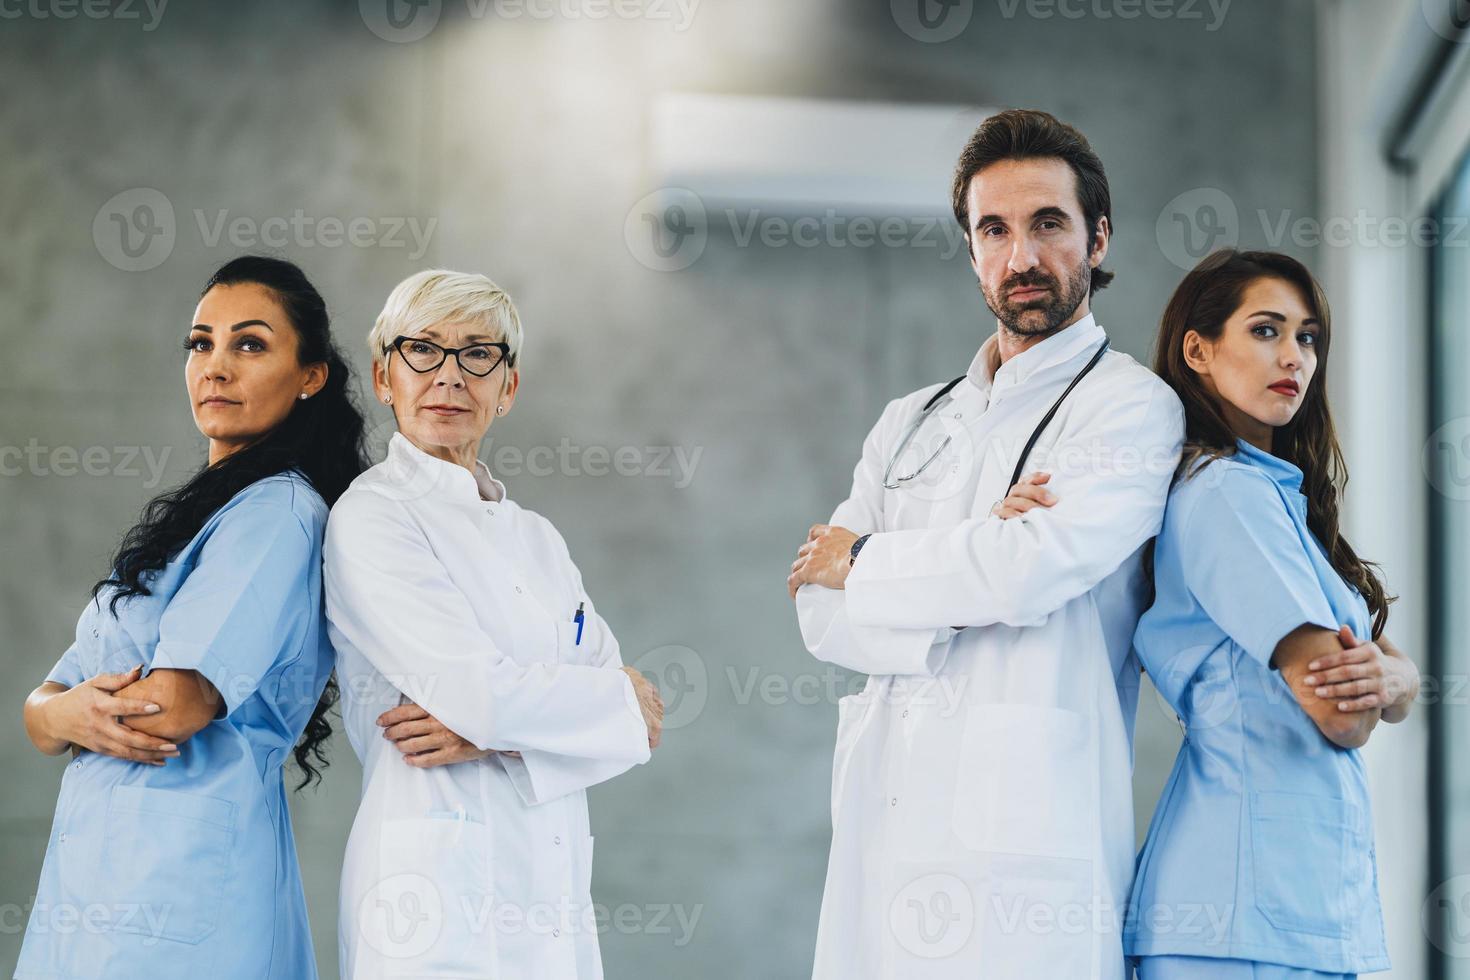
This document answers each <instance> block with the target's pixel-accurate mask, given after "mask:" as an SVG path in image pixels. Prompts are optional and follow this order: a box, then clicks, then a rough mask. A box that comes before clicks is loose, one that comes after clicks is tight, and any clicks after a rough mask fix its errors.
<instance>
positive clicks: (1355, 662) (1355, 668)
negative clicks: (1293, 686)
mask: <svg viewBox="0 0 1470 980" xmlns="http://www.w3.org/2000/svg"><path fill="white" fill-rule="evenodd" d="M1359 649H1366V648H1364V647H1360V648H1359ZM1353 652H1355V651H1344V652H1343V653H1342V654H1334V655H1333V656H1336V657H1343V656H1344V655H1345V654H1347V653H1353ZM1382 676H1383V664H1381V663H1379V662H1378V661H1377V660H1376V659H1369V658H1368V657H1363V658H1351V659H1348V662H1346V663H1343V664H1342V665H1341V666H1339V667H1332V668H1329V669H1328V670H1319V671H1317V672H1315V673H1311V674H1308V675H1307V676H1306V677H1303V678H1302V683H1303V684H1304V685H1306V686H1307V687H1313V686H1322V685H1327V684H1341V683H1342V682H1344V681H1353V680H1358V679H1359V678H1363V677H1382Z"/></svg>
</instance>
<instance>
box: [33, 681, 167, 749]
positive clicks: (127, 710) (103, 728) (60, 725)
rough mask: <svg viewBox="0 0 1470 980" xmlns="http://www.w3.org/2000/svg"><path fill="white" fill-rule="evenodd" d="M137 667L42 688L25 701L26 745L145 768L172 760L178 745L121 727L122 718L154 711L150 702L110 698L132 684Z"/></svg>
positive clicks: (43, 685)
mask: <svg viewBox="0 0 1470 980" xmlns="http://www.w3.org/2000/svg"><path fill="white" fill-rule="evenodd" d="M142 669H143V668H142V666H141V665H139V666H137V667H134V668H133V669H132V670H130V671H128V672H127V673H125V674H98V675H97V676H96V677H92V678H89V679H88V680H85V681H83V682H82V683H80V684H78V685H77V686H76V687H72V688H67V687H63V686H62V685H60V684H56V683H54V682H48V683H45V684H42V685H41V686H40V687H38V688H36V690H35V691H33V692H32V693H31V696H30V697H29V698H27V699H26V707H25V720H26V730H27V732H29V733H30V736H31V741H33V742H35V743H36V747H37V748H38V749H40V750H41V751H42V752H45V753H46V754H47V755H60V754H61V753H62V752H65V751H66V749H67V747H68V746H71V747H73V750H74V751H75V749H77V748H82V749H86V750H88V751H91V752H96V753H98V754H100V755H110V756H112V757H113V758H115V759H127V760H128V761H130V762H140V763H143V764H145V765H150V766H161V765H163V764H164V760H166V759H176V758H178V756H179V747H178V746H177V745H175V744H174V743H172V742H170V741H168V740H167V739H162V738H156V737H155V736H152V735H145V734H144V733H142V732H139V731H134V730H133V729H131V728H129V727H128V726H127V725H125V724H123V721H122V719H123V718H127V717H130V716H135V715H153V714H157V713H158V711H159V710H160V708H159V706H158V705H156V704H153V703H152V702H149V701H140V700H136V699H133V698H120V697H117V696H116V694H115V692H117V691H120V690H122V689H123V688H125V687H127V686H128V685H129V684H132V683H133V682H134V681H136V680H137V679H138V675H139V673H140V672H141V671H142Z"/></svg>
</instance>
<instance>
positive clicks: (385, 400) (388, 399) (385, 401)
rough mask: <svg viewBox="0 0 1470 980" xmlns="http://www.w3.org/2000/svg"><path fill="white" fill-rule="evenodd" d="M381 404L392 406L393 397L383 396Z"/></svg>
mask: <svg viewBox="0 0 1470 980" xmlns="http://www.w3.org/2000/svg"><path fill="white" fill-rule="evenodd" d="M383 404H384V405H391V404H393V396H392V395H384V396H383Z"/></svg>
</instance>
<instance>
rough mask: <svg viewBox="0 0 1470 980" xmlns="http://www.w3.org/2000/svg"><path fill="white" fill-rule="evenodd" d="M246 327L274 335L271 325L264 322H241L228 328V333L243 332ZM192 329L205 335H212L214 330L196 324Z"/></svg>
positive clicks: (207, 325) (207, 326)
mask: <svg viewBox="0 0 1470 980" xmlns="http://www.w3.org/2000/svg"><path fill="white" fill-rule="evenodd" d="M246 327H265V328H266V329H267V330H270V331H271V333H275V331H274V330H271V325H270V324H269V323H266V322H265V321H264V320H241V321H240V322H239V323H237V324H235V325H234V326H233V327H231V328H230V333H234V332H235V331H237V330H244V329H245V328H246ZM194 329H195V330H203V331H204V332H205V333H214V328H213V327H211V326H210V325H209V324H207V323H196V324H194Z"/></svg>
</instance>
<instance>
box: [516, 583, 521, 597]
mask: <svg viewBox="0 0 1470 980" xmlns="http://www.w3.org/2000/svg"><path fill="white" fill-rule="evenodd" d="M520 594H521V587H520V586H519V585H517V586H516V595H520Z"/></svg>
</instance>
